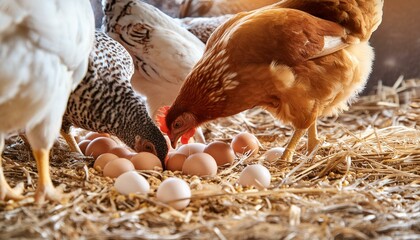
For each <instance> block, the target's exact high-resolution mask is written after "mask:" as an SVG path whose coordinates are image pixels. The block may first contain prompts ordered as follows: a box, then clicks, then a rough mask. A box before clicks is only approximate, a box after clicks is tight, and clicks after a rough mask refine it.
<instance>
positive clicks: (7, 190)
mask: <svg viewBox="0 0 420 240" xmlns="http://www.w3.org/2000/svg"><path fill="white" fill-rule="evenodd" d="M0 161H1V160H0ZM23 188H24V186H23V183H20V184H18V185H17V186H16V187H15V188H11V187H10V186H9V184H8V183H7V182H6V179H5V178H4V175H3V168H2V167H1V166H0V200H10V199H11V200H21V199H23V196H22V195H21V194H22V192H23Z"/></svg>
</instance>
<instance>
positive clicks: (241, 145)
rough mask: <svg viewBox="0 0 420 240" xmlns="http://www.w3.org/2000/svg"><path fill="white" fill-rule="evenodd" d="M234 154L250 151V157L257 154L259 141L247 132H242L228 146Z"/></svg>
mask: <svg viewBox="0 0 420 240" xmlns="http://www.w3.org/2000/svg"><path fill="white" fill-rule="evenodd" d="M230 145H231V146H232V149H233V151H234V152H235V153H238V154H245V153H246V152H248V151H252V153H251V155H255V154H257V153H258V149H259V141H258V139H257V138H256V137H255V136H254V135H252V134H251V133H248V132H242V133H239V134H238V135H236V136H235V137H234V138H233V139H232V142H231V144H230Z"/></svg>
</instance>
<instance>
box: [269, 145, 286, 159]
mask: <svg viewBox="0 0 420 240" xmlns="http://www.w3.org/2000/svg"><path fill="white" fill-rule="evenodd" d="M284 150H285V148H284V147H275V148H272V149H270V150H268V151H267V152H265V154H264V157H265V160H267V161H270V162H273V161H276V160H279V159H280V157H281V156H282V155H283V153H284Z"/></svg>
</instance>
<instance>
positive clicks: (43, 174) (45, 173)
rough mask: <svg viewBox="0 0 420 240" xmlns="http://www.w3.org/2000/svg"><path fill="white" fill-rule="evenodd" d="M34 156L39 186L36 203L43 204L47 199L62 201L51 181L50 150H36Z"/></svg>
mask: <svg viewBox="0 0 420 240" xmlns="http://www.w3.org/2000/svg"><path fill="white" fill-rule="evenodd" d="M33 155H34V157H35V160H36V165H37V168H38V186H37V189H36V192H35V202H37V203H43V202H44V201H45V200H46V199H47V200H53V201H60V200H61V198H62V196H61V193H60V192H59V191H57V190H56V189H55V188H54V186H53V184H52V181H51V177H50V170H49V157H50V156H49V155H50V154H49V149H48V150H47V149H35V150H33Z"/></svg>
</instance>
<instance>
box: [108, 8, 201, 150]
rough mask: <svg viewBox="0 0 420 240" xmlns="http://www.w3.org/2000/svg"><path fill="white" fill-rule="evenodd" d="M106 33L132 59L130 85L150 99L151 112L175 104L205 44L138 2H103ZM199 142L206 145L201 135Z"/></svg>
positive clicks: (164, 15)
mask: <svg viewBox="0 0 420 240" xmlns="http://www.w3.org/2000/svg"><path fill="white" fill-rule="evenodd" d="M103 5H104V13H105V17H104V30H105V31H106V32H107V33H108V35H109V36H111V37H112V38H113V39H115V40H117V41H118V42H120V43H121V44H122V45H123V46H124V47H125V48H126V49H127V50H128V52H129V53H130V55H131V56H132V58H133V61H134V66H135V72H134V75H133V77H132V79H131V85H132V86H133V88H134V90H135V91H137V92H138V93H140V94H142V95H144V96H146V97H147V104H148V112H149V114H150V115H151V116H153V117H156V115H157V114H158V110H159V108H160V107H162V106H165V105H170V104H172V102H173V100H174V99H175V98H176V96H177V94H178V92H179V89H180V88H181V85H182V84H183V82H184V79H185V78H186V76H187V75H188V73H189V72H190V71H191V69H192V68H193V66H194V65H195V63H196V62H197V61H198V60H199V59H200V57H201V56H202V54H203V52H204V47H205V46H204V43H202V42H201V41H200V40H199V39H198V38H197V37H196V36H194V35H193V34H192V33H190V32H188V31H187V30H186V29H184V28H183V27H181V26H180V24H179V23H178V22H177V21H176V20H174V19H173V18H171V17H169V16H168V15H166V14H164V13H163V12H161V11H160V10H159V9H157V8H155V7H153V6H151V5H149V4H147V3H144V2H141V1H138V0H103ZM196 140H198V141H200V142H203V141H204V138H203V137H202V133H201V134H200V132H198V134H197V135H196Z"/></svg>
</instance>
